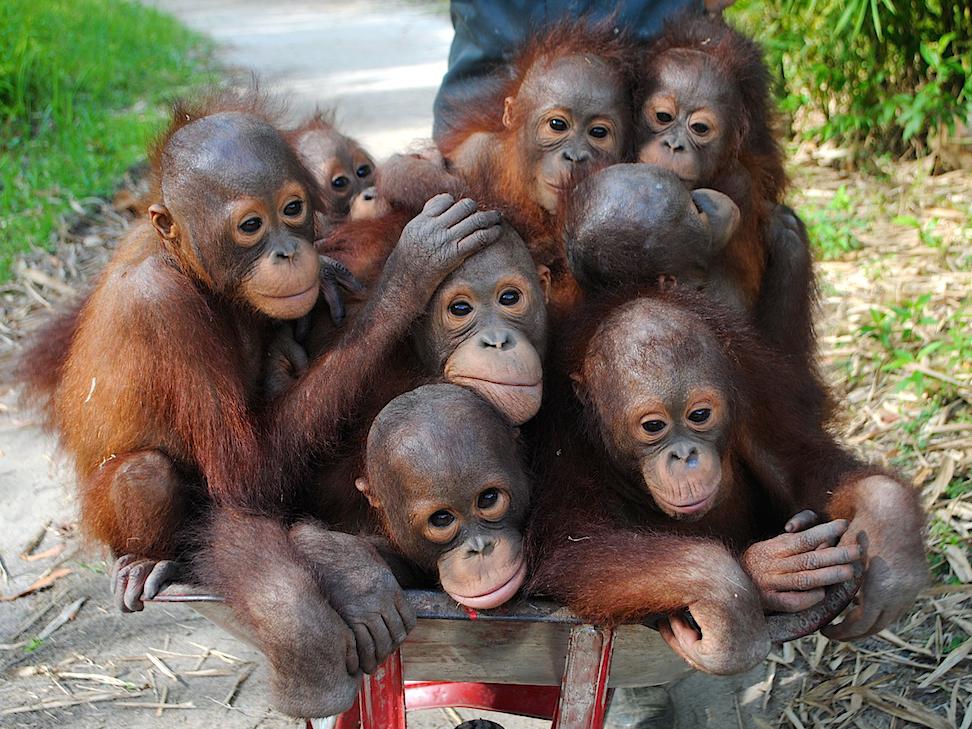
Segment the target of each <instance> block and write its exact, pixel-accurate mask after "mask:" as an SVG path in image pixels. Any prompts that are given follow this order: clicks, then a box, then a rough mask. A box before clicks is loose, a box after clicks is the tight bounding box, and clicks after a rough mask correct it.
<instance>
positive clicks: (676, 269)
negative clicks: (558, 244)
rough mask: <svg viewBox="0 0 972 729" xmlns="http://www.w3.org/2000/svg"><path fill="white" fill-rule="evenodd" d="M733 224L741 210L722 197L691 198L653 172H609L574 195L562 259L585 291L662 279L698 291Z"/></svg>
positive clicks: (710, 193) (674, 181)
mask: <svg viewBox="0 0 972 729" xmlns="http://www.w3.org/2000/svg"><path fill="white" fill-rule="evenodd" d="M738 223H739V209H738V208H737V207H736V205H735V204H734V203H733V202H732V200H730V199H729V198H728V197H727V196H726V195H723V194H722V193H719V192H716V191H715V190H694V191H692V192H691V193H690V192H689V191H688V190H687V189H685V186H684V185H683V184H682V182H681V181H680V180H679V178H678V176H677V175H676V174H675V173H673V172H671V171H669V170H667V169H663V168H661V167H657V166H655V165H646V164H619V165H612V166H611V167H608V168H606V169H604V170H601V171H600V172H598V173H596V174H594V175H591V176H590V177H588V178H587V179H585V180H583V181H582V182H581V183H580V184H579V185H577V187H576V188H575V190H574V192H573V194H572V199H571V202H570V205H569V206H568V215H567V221H566V224H565V231H564V237H565V244H566V248H567V260H568V263H569V264H570V269H571V271H572V272H573V274H574V276H575V277H576V278H577V280H578V282H579V283H580V284H581V286H583V287H584V288H585V289H599V288H616V287H618V286H623V285H639V284H646V283H650V282H654V281H656V280H658V279H659V278H661V277H674V278H675V279H676V280H677V282H678V285H679V286H688V287H690V288H701V287H702V286H703V285H704V284H705V283H706V282H707V281H708V274H709V269H710V266H711V264H712V262H713V260H714V259H715V258H716V256H717V255H718V254H719V252H720V251H721V250H722V249H723V248H724V246H725V244H726V243H727V242H728V240H729V238H730V237H731V236H732V234H733V233H734V232H735V230H736V227H737V226H738Z"/></svg>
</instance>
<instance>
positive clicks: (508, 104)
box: [503, 96, 515, 129]
mask: <svg viewBox="0 0 972 729" xmlns="http://www.w3.org/2000/svg"><path fill="white" fill-rule="evenodd" d="M514 101H515V99H514V98H513V97H512V96H507V97H506V98H505V99H503V126H504V127H505V128H506V129H512V128H513V103H514Z"/></svg>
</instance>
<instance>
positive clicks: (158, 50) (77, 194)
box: [0, 0, 215, 282]
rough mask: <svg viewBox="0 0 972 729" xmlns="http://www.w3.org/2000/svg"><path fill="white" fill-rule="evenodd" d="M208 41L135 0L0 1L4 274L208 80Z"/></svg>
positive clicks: (140, 152)
mask: <svg viewBox="0 0 972 729" xmlns="http://www.w3.org/2000/svg"><path fill="white" fill-rule="evenodd" d="M210 50H211V48H210V45H209V44H208V43H207V42H206V41H205V40H204V39H203V38H202V37H201V36H199V35H197V34H194V33H192V32H190V31H188V30H187V29H186V28H185V27H183V26H182V25H180V24H179V23H178V22H177V21H176V20H174V19H173V18H171V17H169V16H167V15H165V14H163V13H160V12H158V11H155V10H152V9H150V8H145V7H142V6H140V5H137V4H135V3H133V2H126V1H123V0H3V1H2V2H0V282H2V281H4V280H7V279H8V278H9V276H10V270H11V265H12V263H13V261H14V260H15V258H16V257H17V256H18V255H19V254H21V253H23V252H25V251H27V250H29V249H30V248H31V246H34V245H36V246H40V247H45V248H49V247H50V246H51V245H52V243H53V241H54V238H55V236H56V233H57V231H58V229H59V228H60V227H61V226H62V224H63V221H64V219H65V215H66V214H69V213H70V211H71V209H72V202H74V203H75V205H76V204H77V201H78V200H81V199H83V198H85V197H90V196H95V195H107V194H110V193H111V192H112V190H113V189H114V186H115V184H116V183H117V181H118V179H119V178H120V177H121V175H122V173H123V172H124V171H125V170H126V169H127V168H128V167H129V166H131V165H132V164H133V163H135V162H136V161H138V160H139V159H140V158H141V157H143V156H144V154H145V147H146V143H147V142H148V141H149V140H150V139H151V138H152V136H153V135H154V134H156V133H157V132H158V131H159V129H160V127H161V124H162V122H163V119H164V117H165V113H164V103H165V102H167V101H169V100H171V99H172V98H174V97H176V96H179V95H180V94H182V93H185V92H186V91H188V90H189V89H191V88H194V87H198V86H201V85H204V84H207V83H211V82H213V81H214V80H215V79H214V78H213V76H212V73H211V70H210V69H211V64H210V61H209V59H210Z"/></svg>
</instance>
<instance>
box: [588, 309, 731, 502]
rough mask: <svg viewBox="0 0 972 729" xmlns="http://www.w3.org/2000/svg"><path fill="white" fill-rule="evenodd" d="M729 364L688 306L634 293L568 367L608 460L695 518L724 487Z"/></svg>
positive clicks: (653, 494) (652, 495) (653, 495)
mask: <svg viewBox="0 0 972 729" xmlns="http://www.w3.org/2000/svg"><path fill="white" fill-rule="evenodd" d="M728 367H729V365H728V363H727V362H726V360H725V358H724V356H723V354H722V352H721V350H720V348H719V345H718V343H717V342H716V341H715V339H714V338H713V337H712V336H711V335H710V334H709V332H708V330H707V329H705V327H704V325H703V324H702V323H701V322H700V321H699V320H697V319H696V318H694V317H693V315H691V314H690V313H688V312H686V311H683V310H681V309H679V308H678V307H676V306H673V305H671V304H667V303H664V302H660V301H658V300H654V299H639V300H635V301H633V302H631V303H629V304H626V305H625V306H623V307H622V308H620V309H619V310H617V311H615V312H614V313H612V314H611V316H609V317H608V318H607V319H605V321H604V322H603V323H602V324H601V326H600V327H599V328H598V330H597V332H596V333H595V335H594V338H593V339H592V340H591V343H590V345H589V348H588V351H587V355H586V357H585V360H584V365H583V369H582V371H581V372H580V373H578V374H577V375H576V376H575V379H576V381H577V388H578V394H579V395H580V396H581V399H582V400H583V401H584V402H585V404H586V406H587V407H588V408H589V409H590V411H589V412H590V414H591V415H592V416H593V418H594V420H595V422H596V424H597V426H598V429H599V431H600V432H601V435H602V437H603V440H604V445H605V447H606V449H607V451H608V452H609V453H610V454H611V458H612V460H613V461H614V462H615V463H616V464H617V465H618V466H619V467H620V468H622V469H623V470H624V471H626V472H628V473H629V474H630V475H631V476H632V479H633V481H634V482H635V483H637V482H639V481H640V482H641V483H643V488H644V491H645V492H647V494H645V495H648V496H650V498H651V499H652V500H653V501H654V502H655V504H656V505H657V506H658V508H660V509H661V510H662V511H663V512H665V513H666V514H668V515H669V516H671V517H673V518H675V519H683V520H687V521H691V520H695V519H699V518H701V517H702V516H703V515H705V514H706V513H708V512H709V510H711V509H712V507H713V506H715V505H716V504H718V502H719V500H720V497H721V496H722V495H723V494H724V492H725V490H724V489H722V488H721V486H722V481H723V475H724V474H723V464H722V456H723V454H724V453H725V452H726V448H727V444H728V436H729V428H730V415H731V413H730V402H729V400H728V397H727V392H728V386H727V379H726V375H725V373H726V372H727V371H728ZM642 493H644V492H642Z"/></svg>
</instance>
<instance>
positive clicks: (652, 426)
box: [641, 420, 665, 434]
mask: <svg viewBox="0 0 972 729" xmlns="http://www.w3.org/2000/svg"><path fill="white" fill-rule="evenodd" d="M641 427H642V429H643V430H644V431H645V432H646V433H652V434H654V433H661V432H662V431H663V430H665V421H664V420H646V421H644V422H643V423H642V424H641Z"/></svg>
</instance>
